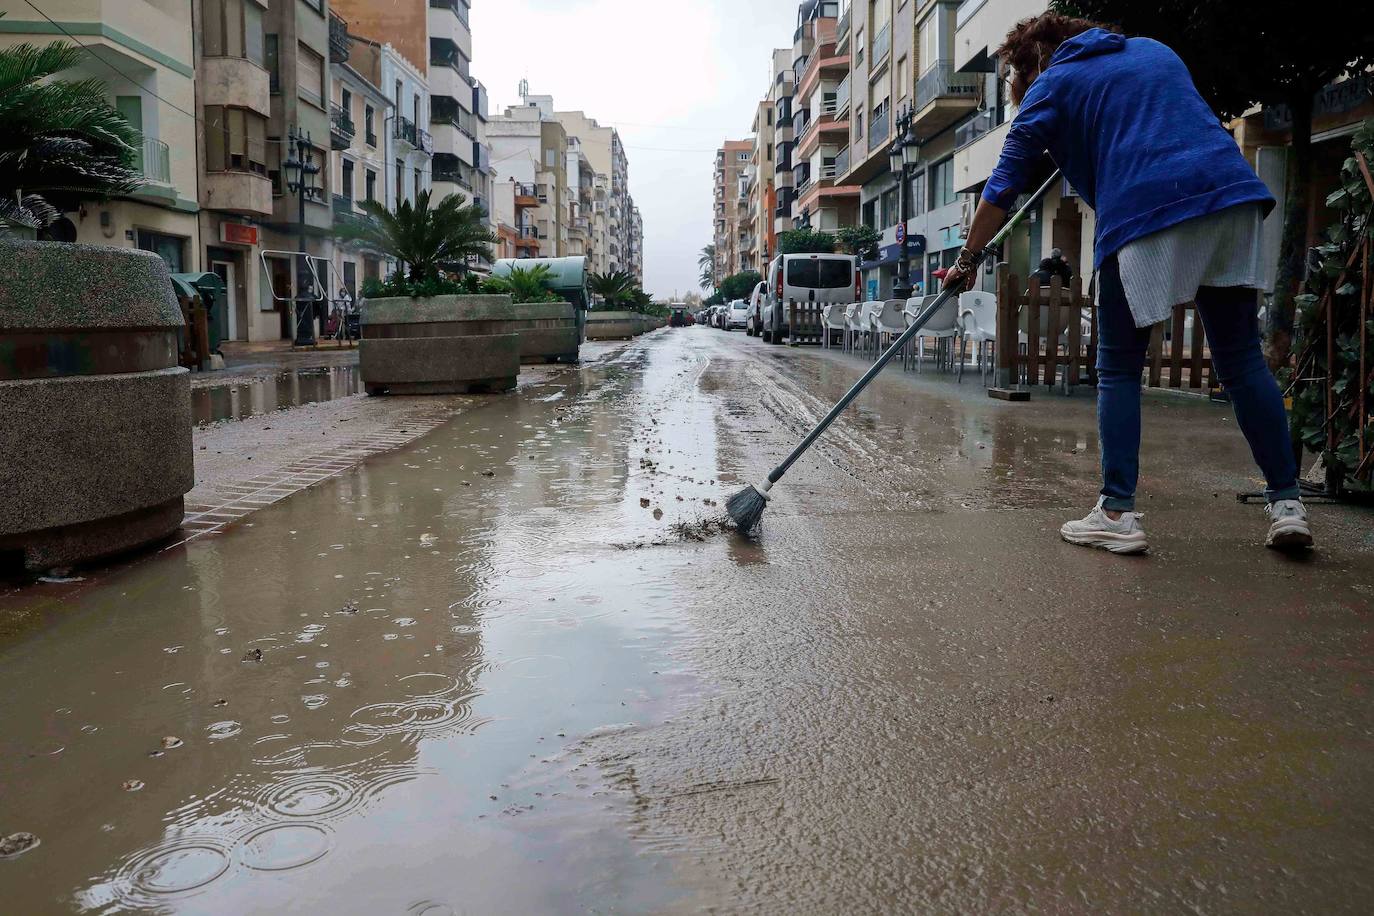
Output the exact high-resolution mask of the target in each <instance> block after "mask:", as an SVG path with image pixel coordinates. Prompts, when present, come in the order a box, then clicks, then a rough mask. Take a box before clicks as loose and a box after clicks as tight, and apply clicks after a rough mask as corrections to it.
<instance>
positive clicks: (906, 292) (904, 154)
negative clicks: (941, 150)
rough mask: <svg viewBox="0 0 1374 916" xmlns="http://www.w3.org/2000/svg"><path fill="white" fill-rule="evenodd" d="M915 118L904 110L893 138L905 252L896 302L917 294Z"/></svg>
mask: <svg viewBox="0 0 1374 916" xmlns="http://www.w3.org/2000/svg"><path fill="white" fill-rule="evenodd" d="M914 120H915V115H914V113H913V112H912V110H911V106H910V105H908V106H907V107H905V108H903V109H902V111H901V112H900V113H899V114H898V115H897V117H896V118H895V120H894V122H893V123H894V127H895V129H894V130H893V135H894V137H895V138H896V139H894V140H893V141H892V147H891V149H889V150H888V153H887V155H888V166H889V167H890V168H891V170H892V172H893V173H894V174H896V176H897V187H898V191H897V199H898V208H897V209H898V211H899V218H900V220H901V222H900V224H899V226H900V231H899V232H898V242H899V244H900V245H901V253H900V254H899V256H898V261H897V282H896V283H894V284H893V286H892V297H893V298H894V299H910V298H911V294H912V292H913V289H912V286H911V255H910V249H909V248H908V240H907V221H908V220H910V219H911V196H910V194H909V193H908V191H907V185H908V184H909V182H908V180H907V178H908V175H910V173H911V169H912V167H913V166H914V165H916V157H917V154H918V144H917V142H916V135H915V133H914V132H913V131H912V129H911V125H912V122H913V121H914Z"/></svg>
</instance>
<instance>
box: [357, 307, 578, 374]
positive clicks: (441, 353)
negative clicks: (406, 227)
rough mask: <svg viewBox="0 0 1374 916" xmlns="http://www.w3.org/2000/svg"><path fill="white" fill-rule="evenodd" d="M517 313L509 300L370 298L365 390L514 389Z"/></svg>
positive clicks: (363, 350) (362, 366) (362, 363)
mask: <svg viewBox="0 0 1374 916" xmlns="http://www.w3.org/2000/svg"><path fill="white" fill-rule="evenodd" d="M515 308H516V306H513V305H512V304H511V301H510V297H509V296H432V297H430V298H426V299H400V298H394V299H370V300H368V301H367V302H365V303H363V307H362V334H363V339H362V342H361V344H360V345H359V354H358V361H359V370H360V371H361V373H362V378H363V386H364V387H365V388H366V389H367V392H368V394H382V393H391V394H451V393H465V392H471V391H508V390H510V389H511V388H514V387H515V383H516V379H517V377H518V376H519V375H520V358H521V335H520V333H519V331H518V330H513V329H511V328H510V327H509V325H510V324H511V323H512V322H513V321H515V314H514V311H513V310H514V309H515ZM574 327H575V325H574ZM531 330H534V329H533V328H531Z"/></svg>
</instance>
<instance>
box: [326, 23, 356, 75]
mask: <svg viewBox="0 0 1374 916" xmlns="http://www.w3.org/2000/svg"><path fill="white" fill-rule="evenodd" d="M352 51H353V37H352V36H351V35H349V34H348V23H347V22H345V21H344V18H343V17H342V16H340V15H339V14H338V13H334V12H331V13H330V14H329V62H330V63H331V64H342V63H345V62H346V61H347V60H348V56H349V54H351V53H352Z"/></svg>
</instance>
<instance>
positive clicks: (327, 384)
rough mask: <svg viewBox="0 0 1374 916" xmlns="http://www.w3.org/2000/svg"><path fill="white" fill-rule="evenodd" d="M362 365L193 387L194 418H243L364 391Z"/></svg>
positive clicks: (198, 421) (202, 421)
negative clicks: (360, 369)
mask: <svg viewBox="0 0 1374 916" xmlns="http://www.w3.org/2000/svg"><path fill="white" fill-rule="evenodd" d="M362 390H363V383H362V376H360V375H359V374H358V367H357V366H356V365H355V366H336V367H332V368H318V369H297V370H296V371H294V372H282V373H280V374H278V375H276V376H268V377H266V378H254V379H250V380H247V381H242V382H232V383H229V384H225V385H205V386H201V387H196V388H192V389H191V420H192V422H193V423H195V424H196V425H197V426H202V425H204V424H206V423H216V422H219V421H220V420H242V419H243V418H245V417H256V416H259V415H261V414H267V413H272V412H273V411H275V410H282V409H284V408H287V407H299V406H301V405H302V404H318V403H320V402H321V401H334V400H338V399H339V398H346V397H351V396H352V395H355V394H361V393H362Z"/></svg>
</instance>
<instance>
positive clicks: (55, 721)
mask: <svg viewBox="0 0 1374 916" xmlns="http://www.w3.org/2000/svg"><path fill="white" fill-rule="evenodd" d="M861 368H862V367H861V364H860V363H859V362H858V361H857V360H855V359H853V358H851V357H847V356H843V355H840V354H837V353H820V352H817V351H815V350H800V351H799V350H790V349H785V348H778V347H769V346H766V345H764V344H762V343H759V342H756V341H754V340H751V339H748V338H745V337H744V336H743V335H740V334H730V335H726V334H724V333H722V332H719V331H714V330H709V329H705V328H695V329H689V330H674V331H662V332H658V333H656V334H653V335H649V336H648V337H645V338H642V339H640V340H639V341H636V342H635V343H634V344H632V345H629V346H627V347H626V348H625V349H624V350H622V351H619V352H617V353H616V354H613V355H612V356H610V357H609V358H606V359H603V360H601V361H599V362H597V363H595V364H592V365H588V366H585V367H583V368H582V369H580V370H571V371H569V372H568V373H566V374H563V375H560V376H557V377H556V378H555V379H554V380H553V381H550V382H548V383H546V384H542V385H539V386H535V387H531V388H526V389H522V390H521V391H520V392H518V393H516V394H512V395H509V396H505V397H498V398H492V399H491V401H490V402H489V403H487V404H486V405H484V406H482V407H480V408H478V409H475V410H472V411H470V412H468V413H465V414H463V415H461V416H459V417H457V418H455V419H454V420H453V421H451V422H450V423H449V424H447V425H446V426H444V427H441V428H440V429H439V430H437V431H436V432H434V433H432V434H430V435H429V436H427V437H425V438H423V439H421V440H419V441H417V442H416V443H414V444H413V445H411V446H408V447H406V448H404V449H401V450H399V451H397V452H394V453H391V454H388V455H385V456H382V457H379V458H376V459H373V460H371V461H369V462H368V463H366V464H365V465H363V466H361V467H360V468H358V469H357V470H356V471H354V472H351V473H349V474H346V475H344V476H341V477H339V478H336V479H334V480H331V481H329V482H326V483H324V484H321V485H319V486H317V487H315V488H313V489H311V490H308V491H306V492H303V493H300V494H297V495H295V496H293V497H291V498H290V499H289V500H286V501H284V502H282V503H280V504H278V505H276V506H274V507H272V508H270V509H266V510H263V511H261V512H258V513H255V514H254V515H253V516H252V517H251V519H250V521H248V522H246V523H244V524H242V525H240V526H239V527H237V528H235V529H233V530H231V531H229V532H227V533H226V534H224V535H222V536H218V537H215V538H209V539H204V540H201V541H196V542H193V543H191V544H190V545H188V546H186V547H185V548H182V549H179V550H177V551H173V552H168V553H163V554H159V555H156V556H152V557H148V558H145V559H143V560H140V561H137V562H133V563H129V564H127V565H124V566H121V567H117V568H112V569H109V570H106V571H103V572H99V573H96V574H94V575H92V576H90V578H88V580H87V581H86V582H83V583H77V584H74V585H68V586H45V587H41V588H39V587H35V588H31V589H28V590H25V591H23V592H21V593H19V594H18V595H15V596H10V597H9V598H7V599H6V603H5V605H3V606H0V614H7V613H8V614H13V612H15V611H19V612H23V613H21V614H20V616H22V619H24V620H25V621H26V623H25V624H24V625H23V626H20V627H16V628H12V629H11V631H10V632H9V633H8V634H7V635H6V636H5V637H4V641H3V642H0V695H3V696H4V697H6V702H5V703H4V705H3V707H0V836H3V835H5V834H8V833H11V832H13V831H18V830H24V831H31V832H33V833H34V834H36V835H37V836H38V838H39V840H40V841H41V842H40V845H39V846H38V847H36V848H34V849H32V850H31V851H29V852H27V853H24V854H23V855H21V856H19V857H17V858H14V859H12V860H0V900H4V901H5V904H4V909H6V910H7V911H12V912H17V913H26V914H27V913H50V912H51V913H62V912H73V911H87V912H125V911H139V910H145V911H147V910H152V911H158V912H175V913H224V912H234V913H281V912H299V913H324V912H329V913H368V914H372V913H397V914H406V913H415V914H418V913H424V914H428V916H440V914H443V913H449V912H452V913H468V912H472V913H485V912H542V911H561V912H570V911H571V912H576V911H586V910H592V911H598V912H609V911H625V912H643V911H670V912H676V911H699V910H700V909H702V908H707V909H719V910H725V911H735V910H762V911H768V912H846V913H849V912H894V911H920V912H1019V911H1031V910H1039V911H1052V912H1104V911H1142V910H1150V911H1189V912H1208V913H1212V912H1256V911H1269V912H1275V911H1279V912H1303V911H1310V912H1365V911H1367V909H1368V906H1369V902H1370V900H1371V899H1372V898H1374V887H1371V885H1374V877H1372V876H1371V871H1370V869H1369V867H1368V863H1369V862H1370V861H1371V857H1372V856H1374V827H1371V824H1374V810H1372V809H1374V792H1371V790H1372V789H1374V785H1372V784H1371V776H1374V762H1372V761H1374V753H1372V752H1374V738H1372V737H1371V730H1372V728H1374V713H1371V708H1370V704H1369V702H1368V692H1369V683H1370V675H1371V668H1372V667H1374V663H1371V661H1370V659H1371V657H1374V656H1371V652H1370V649H1371V639H1370V635H1369V634H1370V632H1371V613H1370V612H1371V610H1372V609H1374V517H1371V515H1370V514H1369V513H1367V512H1361V511H1359V510H1352V509H1347V508H1325V507H1321V508H1318V509H1317V511H1316V515H1315V517H1316V521H1317V524H1318V526H1319V528H1318V535H1319V537H1320V538H1321V543H1322V545H1323V549H1322V551H1321V552H1320V553H1319V554H1318V555H1317V556H1316V557H1315V558H1313V559H1311V560H1308V561H1294V560H1291V559H1286V558H1283V557H1281V556H1277V555H1273V554H1269V553H1267V552H1265V551H1263V550H1262V549H1260V548H1259V547H1258V546H1257V545H1258V543H1259V541H1260V539H1261V537H1262V534H1263V521H1262V517H1261V514H1260V510H1259V509H1258V508H1256V507H1253V506H1251V507H1245V506H1241V505H1239V504H1237V503H1236V502H1235V501H1234V500H1233V499H1232V498H1231V494H1232V493H1233V492H1235V491H1236V490H1238V489H1252V488H1254V486H1255V485H1256V481H1255V480H1254V479H1253V475H1254V474H1255V472H1254V470H1253V468H1252V467H1251V466H1250V463H1249V460H1248V458H1247V456H1246V453H1245V448H1244V445H1243V443H1242V442H1241V441H1240V438H1239V435H1238V433H1237V432H1236V431H1235V429H1234V428H1233V427H1234V423H1233V422H1232V421H1231V420H1230V418H1229V414H1228V413H1227V412H1226V410H1225V409H1224V408H1221V407H1218V406H1216V405H1210V404H1205V403H1198V402H1194V401H1186V400H1179V399H1169V398H1165V399H1162V400H1159V401H1157V402H1154V403H1152V405H1151V406H1150V408H1149V410H1148V411H1147V421H1146V422H1147V424H1149V428H1148V429H1147V437H1146V438H1147V443H1148V445H1147V447H1146V450H1145V453H1144V454H1143V456H1142V460H1143V464H1144V475H1143V479H1142V497H1143V498H1144V499H1145V500H1146V503H1145V505H1144V506H1143V508H1144V509H1145V510H1146V511H1147V512H1148V515H1147V518H1146V527H1147V530H1148V531H1149V532H1150V535H1151V539H1152V545H1153V553H1152V555H1151V556H1150V557H1148V558H1145V559H1139V558H1124V557H1113V556H1108V555H1105V554H1096V553H1092V552H1089V551H1084V550H1082V549H1080V548H1073V547H1069V546H1068V545H1065V544H1062V543H1060V542H1059V541H1058V540H1057V537H1056V534H1055V533H1056V531H1057V528H1058V525H1059V523H1060V522H1061V521H1062V520H1063V518H1064V517H1066V516H1067V515H1069V514H1075V513H1076V514H1081V513H1082V512H1083V511H1084V510H1085V509H1086V508H1087V507H1088V506H1089V505H1091V502H1092V500H1093V498H1094V496H1093V494H1094V493H1095V489H1096V463H1097V457H1098V456H1097V446H1096V439H1095V432H1094V422H1093V417H1092V406H1091V403H1090V402H1089V401H1088V400H1087V399H1086V398H1082V397H1080V398H1075V399H1071V400H1064V399H1062V398H1059V397H1058V396H1045V395H1041V396H1038V397H1037V398H1036V399H1035V400H1033V401H1032V402H1030V403H1029V404H1022V405H1011V404H1005V403H1002V402H994V401H990V400H988V399H987V398H985V397H984V396H982V394H981V392H980V391H978V390H977V389H976V385H975V381H974V380H970V379H967V378H966V380H965V382H964V385H963V386H962V388H960V387H959V386H956V385H955V383H954V382H953V380H952V379H950V378H949V377H946V376H940V375H938V374H934V373H930V372H927V373H926V374H925V375H924V377H922V378H921V379H919V380H918V379H917V378H915V377H914V376H912V375H907V376H903V374H902V373H901V372H900V370H898V369H893V370H891V372H890V373H889V374H888V375H886V376H885V377H884V378H883V379H882V380H881V381H880V382H879V383H878V384H876V385H875V386H874V388H873V390H872V391H871V392H869V393H867V394H866V395H864V396H863V398H862V399H861V400H860V401H859V402H858V404H857V405H856V407H855V409H854V410H853V411H852V412H851V413H850V414H849V415H848V416H846V418H845V419H844V420H843V421H842V422H840V423H839V424H837V425H836V427H835V428H834V430H833V431H832V434H831V435H830V436H829V437H828V438H826V439H825V440H823V442H822V444H821V445H819V446H818V447H817V448H816V449H815V450H813V452H812V453H811V454H810V455H808V456H807V457H806V458H804V459H803V460H802V461H801V462H799V463H798V465H797V466H796V467H795V468H794V469H793V471H792V473H791V474H790V475H789V477H788V478H787V480H786V481H785V482H784V483H783V484H781V485H780V486H779V487H778V488H777V489H776V490H775V494H776V498H775V499H774V501H773V502H772V504H771V505H770V508H769V510H768V512H767V514H766V516H765V521H764V527H763V529H762V531H761V532H760V534H759V536H758V537H757V538H754V539H743V538H741V537H739V536H737V535H734V534H730V533H715V532H713V531H712V530H711V529H712V526H711V525H710V522H711V520H712V519H714V518H716V517H718V516H719V514H720V512H721V508H720V507H721V506H722V505H723V503H724V499H725V497H726V496H728V494H729V493H731V492H733V491H734V490H735V489H738V487H739V486H741V485H742V484H743V483H744V482H745V481H747V480H752V479H756V478H758V477H762V476H763V475H764V474H765V473H766V472H767V470H768V469H769V467H770V466H771V465H772V464H773V463H775V462H776V461H777V460H778V459H780V458H781V457H782V456H783V455H784V454H785V453H786V451H787V449H788V448H790V445H791V442H792V440H793V438H794V437H796V436H799V435H800V434H801V433H802V432H804V431H805V428H806V427H807V426H808V425H809V423H810V422H812V421H814V420H815V419H817V418H818V417H819V416H820V415H821V414H822V413H823V412H824V410H825V409H826V408H827V407H828V405H829V403H830V402H831V401H832V400H833V399H834V398H836V397H838V395H839V394H840V393H842V391H843V389H844V388H845V387H846V386H847V384H848V383H849V382H850V381H852V380H853V379H854V378H855V377H857V375H858V373H859V372H860V371H861ZM679 497H680V498H679ZM697 538H701V540H698V539H697ZM259 654H260V656H261V657H260V658H259ZM164 739H170V740H164ZM167 745H170V746H167Z"/></svg>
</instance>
